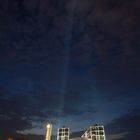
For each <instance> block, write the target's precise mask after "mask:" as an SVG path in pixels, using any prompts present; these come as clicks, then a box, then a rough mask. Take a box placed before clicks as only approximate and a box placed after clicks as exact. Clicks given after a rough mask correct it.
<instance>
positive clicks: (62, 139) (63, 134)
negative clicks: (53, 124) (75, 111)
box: [57, 127, 70, 140]
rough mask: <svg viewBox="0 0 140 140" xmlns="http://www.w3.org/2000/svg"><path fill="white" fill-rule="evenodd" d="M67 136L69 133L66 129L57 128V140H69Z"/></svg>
mask: <svg viewBox="0 0 140 140" xmlns="http://www.w3.org/2000/svg"><path fill="white" fill-rule="evenodd" d="M69 135H70V133H69V128H68V127H62V128H58V132H57V140H69Z"/></svg>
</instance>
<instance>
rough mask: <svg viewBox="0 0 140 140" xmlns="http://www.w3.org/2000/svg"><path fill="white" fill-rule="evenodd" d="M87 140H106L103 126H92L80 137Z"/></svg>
mask: <svg viewBox="0 0 140 140" xmlns="http://www.w3.org/2000/svg"><path fill="white" fill-rule="evenodd" d="M81 137H83V138H87V139H88V140H106V138H105V131H104V126H100V125H97V124H96V125H93V126H90V127H89V129H87V131H86V132H85V133H84V134H83V135H82V136H81Z"/></svg>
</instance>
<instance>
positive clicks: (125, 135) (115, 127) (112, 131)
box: [106, 108, 140, 140]
mask: <svg viewBox="0 0 140 140" xmlns="http://www.w3.org/2000/svg"><path fill="white" fill-rule="evenodd" d="M139 118H140V110H139V108H136V109H134V110H132V111H130V112H129V113H127V114H124V115H122V116H120V118H118V119H115V120H113V121H112V122H111V123H109V124H107V125H106V132H107V137H108V138H110V139H111V140H114V139H115V138H116V139H118V140H121V139H123V140H129V139H132V138H135V139H136V140H138V139H139V138H138V135H137V134H138V132H139V125H138V124H139V122H140V119H139Z"/></svg>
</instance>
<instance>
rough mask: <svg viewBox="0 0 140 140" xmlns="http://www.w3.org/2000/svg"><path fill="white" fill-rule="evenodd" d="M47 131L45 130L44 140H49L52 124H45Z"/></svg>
mask: <svg viewBox="0 0 140 140" xmlns="http://www.w3.org/2000/svg"><path fill="white" fill-rule="evenodd" d="M46 127H47V130H46V137H45V140H50V139H51V133H52V124H50V123H49V124H47V126H46Z"/></svg>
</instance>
